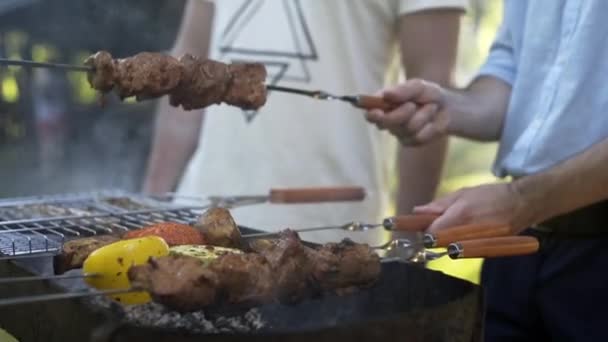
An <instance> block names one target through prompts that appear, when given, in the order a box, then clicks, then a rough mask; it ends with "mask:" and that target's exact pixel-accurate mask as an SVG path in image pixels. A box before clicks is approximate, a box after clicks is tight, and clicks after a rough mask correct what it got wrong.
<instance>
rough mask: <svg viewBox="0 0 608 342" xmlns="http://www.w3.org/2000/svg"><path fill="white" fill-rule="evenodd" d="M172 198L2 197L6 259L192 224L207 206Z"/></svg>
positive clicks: (0, 245)
mask: <svg viewBox="0 0 608 342" xmlns="http://www.w3.org/2000/svg"><path fill="white" fill-rule="evenodd" d="M161 198H162V200H161ZM170 199H171V197H170V196H165V197H151V196H144V195H141V194H134V193H127V192H122V191H104V192H92V193H82V194H64V195H53V196H38V197H23V198H12V199H2V200H0V255H1V256H2V258H4V259H6V258H12V257H27V256H37V255H39V254H47V253H51V254H52V253H55V252H57V251H58V250H59V249H60V248H61V245H62V244H63V243H64V242H65V241H67V240H69V239H73V238H78V237H87V236H94V235H101V234H108V233H118V232H124V231H128V230H132V229H138V228H141V227H143V226H146V225H150V224H154V223H159V222H166V221H172V222H179V223H191V222H193V221H194V220H196V218H197V217H198V216H199V215H200V214H201V212H202V210H203V209H204V208H205V206H197V207H193V206H189V207H185V206H176V205H175V204H173V202H171V201H170Z"/></svg>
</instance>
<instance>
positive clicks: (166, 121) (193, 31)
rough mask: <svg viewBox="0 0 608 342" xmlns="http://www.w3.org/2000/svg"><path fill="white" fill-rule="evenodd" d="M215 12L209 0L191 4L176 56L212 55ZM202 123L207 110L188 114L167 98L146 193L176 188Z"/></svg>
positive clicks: (192, 0) (157, 126)
mask: <svg viewBox="0 0 608 342" xmlns="http://www.w3.org/2000/svg"><path fill="white" fill-rule="evenodd" d="M213 9H214V8H213V4H212V3H210V2H207V1H201V0H189V1H188V3H187V4H186V6H185V9H184V14H183V18H182V24H181V27H180V30H179V33H178V36H177V38H176V42H175V45H174V47H173V49H172V53H171V54H172V55H173V56H176V57H179V56H181V55H182V54H184V53H191V54H193V55H198V56H208V54H209V41H210V36H211V27H212V21H213ZM202 120H203V111H190V112H185V111H183V110H182V109H179V108H175V107H172V106H171V105H170V104H169V100H168V99H167V98H163V99H162V100H161V101H160V105H159V107H158V112H157V117H156V123H155V129H154V138H153V142H152V150H151V152H150V156H149V159H148V168H147V171H146V176H145V179H144V185H143V191H144V192H149V193H164V192H168V191H172V190H173V189H174V188H175V186H176V183H177V181H178V179H179V178H180V177H181V175H182V173H183V172H184V169H185V167H186V164H187V163H188V161H189V160H190V157H191V156H192V154H193V153H194V151H195V150H196V147H197V144H198V139H199V133H200V127H201V124H202Z"/></svg>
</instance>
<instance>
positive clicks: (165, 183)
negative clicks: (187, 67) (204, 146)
mask: <svg viewBox="0 0 608 342" xmlns="http://www.w3.org/2000/svg"><path fill="white" fill-rule="evenodd" d="M202 118H203V112H202V111H199V112H188V113H186V112H184V111H183V110H181V109H178V108H174V107H172V106H171V105H170V104H169V102H168V100H167V99H163V100H161V103H160V105H159V109H158V114H157V118H156V123H155V132H156V134H155V136H154V140H153V142H152V149H151V152H150V157H149V159H148V168H147V174H146V176H145V180H144V185H143V190H144V191H145V192H149V193H164V192H168V191H172V190H173V189H175V186H176V184H177V181H178V180H179V178H180V177H181V175H182V174H183V172H184V169H185V167H186V164H187V163H188V161H189V160H190V158H191V156H192V154H193V153H194V151H195V150H196V147H197V145H198V138H199V133H200V127H201V124H202Z"/></svg>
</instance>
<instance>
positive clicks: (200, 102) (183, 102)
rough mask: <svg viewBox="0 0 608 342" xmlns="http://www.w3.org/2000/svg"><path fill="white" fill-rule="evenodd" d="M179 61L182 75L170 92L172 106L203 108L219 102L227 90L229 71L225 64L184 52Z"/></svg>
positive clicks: (190, 108) (188, 108) (186, 108)
mask: <svg viewBox="0 0 608 342" xmlns="http://www.w3.org/2000/svg"><path fill="white" fill-rule="evenodd" d="M179 61H180V62H181V63H182V65H183V67H184V76H183V78H182V80H181V82H180V83H179V84H178V86H177V87H176V88H175V89H173V91H172V92H171V95H170V98H169V101H170V103H171V105H172V106H175V107H179V106H182V108H183V109H185V110H192V109H199V108H205V107H208V106H211V105H214V104H219V103H221V102H222V101H223V100H224V95H225V94H226V92H227V90H228V85H229V80H230V72H229V68H228V65H227V64H224V63H220V62H216V61H213V60H208V59H200V58H198V57H195V56H192V55H189V54H186V55H184V56H182V57H181V58H180V59H179Z"/></svg>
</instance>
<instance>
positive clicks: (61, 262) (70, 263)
mask: <svg viewBox="0 0 608 342" xmlns="http://www.w3.org/2000/svg"><path fill="white" fill-rule="evenodd" d="M118 240H120V238H119V237H117V236H113V235H99V236H93V237H88V238H82V239H76V240H71V241H68V242H66V243H64V244H63V246H62V247H61V253H60V254H58V255H55V256H54V257H53V268H54V271H55V274H63V273H65V272H67V271H69V270H71V269H75V268H81V267H82V263H84V260H85V259H86V258H87V257H88V256H89V254H91V253H93V251H94V250H96V249H98V248H101V247H103V246H106V245H109V244H111V243H114V242H116V241H118Z"/></svg>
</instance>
